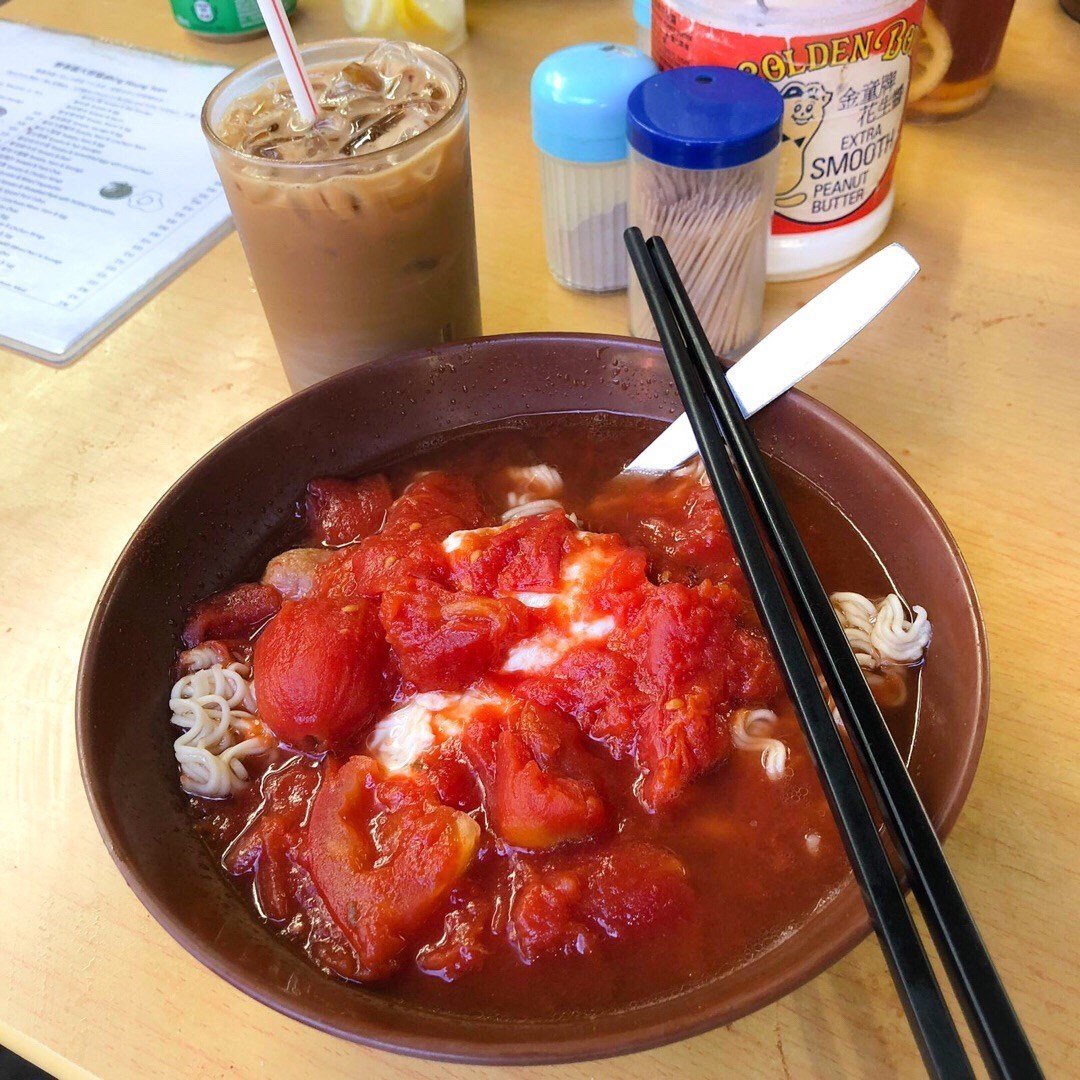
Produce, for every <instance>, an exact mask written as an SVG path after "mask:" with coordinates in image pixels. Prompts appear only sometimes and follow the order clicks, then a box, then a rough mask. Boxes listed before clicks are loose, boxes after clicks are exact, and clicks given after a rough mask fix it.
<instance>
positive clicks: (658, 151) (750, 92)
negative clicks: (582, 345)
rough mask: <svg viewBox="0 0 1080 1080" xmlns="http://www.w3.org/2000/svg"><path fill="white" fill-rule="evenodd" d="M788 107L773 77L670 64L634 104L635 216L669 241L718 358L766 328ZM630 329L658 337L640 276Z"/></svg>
mask: <svg viewBox="0 0 1080 1080" xmlns="http://www.w3.org/2000/svg"><path fill="white" fill-rule="evenodd" d="M783 112H784V103H783V99H782V98H781V97H780V94H779V93H778V92H777V90H776V89H775V88H774V87H773V86H771V85H770V84H769V83H767V82H765V81H764V80H763V79H759V78H757V77H755V76H753V75H747V74H746V73H744V72H741V71H735V70H733V69H732V68H718V67H688V68H679V69H676V70H673V71H665V72H663V73H662V74H660V75H655V76H653V77H652V78H651V79H647V80H646V81H645V82H643V83H642V84H641V85H640V86H638V87H637V88H636V89H635V90H634V91H633V92H632V93H631V94H630V98H629V101H628V103H627V123H628V135H629V140H630V223H631V224H632V225H637V226H638V227H639V228H640V229H641V231H642V232H643V233H644V234H645V235H646V236H651V235H653V234H654V233H655V234H659V235H660V236H662V237H663V238H664V241H665V243H666V244H667V246H668V248H669V249H670V251H671V254H672V257H673V258H674V260H675V264H676V266H678V268H679V273H680V275H681V276H682V279H683V282H684V283H685V284H686V288H687V291H688V292H689V294H690V299H691V300H692V301H693V303H694V307H695V308H696V309H697V313H698V316H699V317H700V319H701V323H702V326H703V327H704V328H705V332H706V333H707V334H708V335H709V341H710V342H711V343H712V347H713V349H714V350H715V352H716V353H717V355H719V356H726V357H733V356H738V355H739V354H741V353H742V352H744V351H745V350H746V349H747V348H749V346H750V345H752V344H753V343H754V341H755V340H756V338H757V336H758V333H759V331H760V329H761V312H762V304H763V301H764V296H765V253H766V247H767V243H768V238H769V222H770V218H771V216H772V199H773V192H774V189H775V184H776V171H777V162H778V154H779V151H778V147H779V144H780V124H781V120H782V118H783ZM630 330H631V333H633V334H635V335H636V336H638V337H656V329H655V327H654V325H653V321H652V316H651V315H650V314H649V310H648V306H647V305H646V303H645V298H644V296H643V295H642V293H641V289H640V287H639V286H638V284H637V282H636V281H631V283H630Z"/></svg>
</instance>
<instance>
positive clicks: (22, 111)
mask: <svg viewBox="0 0 1080 1080" xmlns="http://www.w3.org/2000/svg"><path fill="white" fill-rule="evenodd" d="M229 70H230V69H229V68H227V67H222V66H217V65H208V64H199V63H192V62H189V61H185V60H177V59H173V58H171V57H166V56H159V55H156V54H153V53H145V52H138V51H136V50H134V49H127V48H123V47H121V46H118V45H109V44H106V43H104V42H100V41H94V40H92V39H89V38H83V37H76V36H74V35H70V34H59V33H53V32H51V31H47V30H39V29H37V28H34V27H27V26H19V25H16V24H14V23H10V22H4V21H3V20H0V342H2V343H3V344H5V345H8V346H9V347H11V348H14V349H18V350H20V351H22V352H27V353H30V354H31V355H33V356H36V357H38V358H39V359H42V360H46V361H48V362H50V363H53V364H64V363H67V362H68V361H70V360H73V359H75V358H76V357H77V356H78V355H79V354H80V353H82V352H83V351H85V350H86V349H87V348H88V347H89V346H90V345H92V344H93V343H94V341H96V340H97V339H98V338H100V337H101V336H102V335H103V334H104V333H106V332H107V331H108V330H109V329H110V328H111V327H112V326H113V325H115V324H116V323H117V322H118V321H119V320H120V319H122V318H123V317H124V316H125V315H126V314H127V313H128V312H129V311H131V310H132V308H134V307H135V306H136V305H138V304H139V303H141V302H142V301H143V300H144V299H145V298H147V297H148V296H149V295H150V294H151V293H152V292H153V291H154V289H155V288H157V287H159V286H160V285H161V284H163V283H164V282H165V281H166V280H167V279H168V278H169V277H171V276H172V275H174V274H176V273H178V272H179V271H180V270H182V269H183V268H184V267H185V266H187V265H188V264H189V263H190V262H191V261H192V260H194V259H195V258H196V257H197V256H198V255H200V254H201V253H202V252H203V251H205V250H206V249H207V248H208V247H209V246H211V245H212V244H214V243H216V242H217V240H218V239H219V238H220V237H221V236H222V235H223V233H224V232H225V231H226V230H227V229H228V228H229V224H230V219H229V208H228V204H227V203H226V201H225V196H224V194H223V193H222V190H221V185H220V184H219V183H218V180H217V174H216V173H215V172H214V166H213V164H212V162H211V160H210V155H209V153H208V151H207V149H206V143H205V141H204V139H203V135H202V132H201V130H200V127H199V111H200V109H201V108H202V103H203V101H204V100H205V99H206V96H207V94H208V93H209V92H210V90H211V89H212V88H213V87H214V86H215V85H216V84H217V83H218V82H219V81H220V80H221V79H222V78H223V77H224V76H225V75H226V74H227V73H228V71H229Z"/></svg>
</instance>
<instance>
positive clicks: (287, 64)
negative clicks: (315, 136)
mask: <svg viewBox="0 0 1080 1080" xmlns="http://www.w3.org/2000/svg"><path fill="white" fill-rule="evenodd" d="M258 3H259V10H260V11H261V12H262V17H263V22H265V23H266V29H267V30H268V31H269V32H270V40H271V41H272V42H273V43H274V52H276V53H277V58H278V60H279V62H280V63H281V70H282V71H284V72H285V78H286V80H287V81H288V83H289V89H290V90H291V91H292V95H293V98H294V99H295V101H296V107H297V109H299V110H300V115H301V116H302V117H303V118H304V119H305V120H306V121H307V122H308V123H309V124H314V123H315V121H316V120H318V119H319V104H318V102H317V101H316V100H315V88H314V87H313V86H312V85H311V79H310V78H308V73H307V71H305V70H304V65H303V63H302V62H301V60H300V50H299V49H298V48H297V46H296V37H295V36H294V35H293V32H292V27H291V26H290V25H289V18H288V16H287V15H286V14H285V9H284V8H283V7H282V6H281V0H258Z"/></svg>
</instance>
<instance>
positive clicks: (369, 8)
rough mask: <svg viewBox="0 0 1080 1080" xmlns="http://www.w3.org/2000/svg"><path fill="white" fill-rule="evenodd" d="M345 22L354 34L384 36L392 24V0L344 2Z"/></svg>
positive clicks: (349, 0) (352, 0) (353, 0)
mask: <svg viewBox="0 0 1080 1080" xmlns="http://www.w3.org/2000/svg"><path fill="white" fill-rule="evenodd" d="M345 21H346V22H347V23H348V24H349V27H350V28H351V29H352V30H353V32H354V33H357V34H370V35H371V36H372V37H383V36H386V35H388V34H389V32H390V30H391V29H392V28H393V24H394V4H393V0H345Z"/></svg>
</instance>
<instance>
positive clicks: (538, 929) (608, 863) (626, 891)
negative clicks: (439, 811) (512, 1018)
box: [510, 842, 695, 964]
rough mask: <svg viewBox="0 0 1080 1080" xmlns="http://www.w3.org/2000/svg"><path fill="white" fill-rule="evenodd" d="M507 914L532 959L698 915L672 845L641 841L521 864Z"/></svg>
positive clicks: (525, 954) (524, 952) (528, 960)
mask: <svg viewBox="0 0 1080 1080" xmlns="http://www.w3.org/2000/svg"><path fill="white" fill-rule="evenodd" d="M521 878H522V884H521V886H520V888H519V889H518V890H517V892H516V894H515V896H514V904H513V908H512V910H511V913H510V924H511V933H512V937H513V941H514V945H515V947H516V948H517V951H518V953H519V955H520V956H521V958H522V960H524V961H525V963H527V964H531V963H533V962H534V961H536V960H537V959H539V958H540V957H541V956H544V955H545V954H551V953H563V954H568V955H569V954H573V953H582V954H586V953H589V952H591V951H592V950H593V949H594V948H595V947H596V945H597V944H598V942H600V941H601V940H603V938H605V937H608V938H624V937H628V936H631V935H633V934H635V933H638V932H640V931H643V930H646V929H655V930H656V931H661V932H662V931H665V930H671V929H672V928H673V927H674V926H675V925H676V924H677V923H679V922H682V921H684V920H686V919H688V918H690V917H692V915H693V913H694V905H695V899H694V894H693V891H692V890H691V888H690V886H689V885H688V884H687V883H686V869H685V868H684V867H683V865H682V863H680V862H679V860H678V859H677V858H676V857H675V856H674V855H673V854H672V853H671V852H670V851H668V850H666V849H665V848H662V847H658V846H656V845H654V844H646V843H639V842H629V843H620V842H616V843H613V844H611V845H609V846H607V847H606V848H603V849H601V850H600V851H594V852H590V853H588V854H583V855H575V856H571V857H569V858H565V859H560V860H557V861H554V862H552V863H551V864H549V865H548V866H546V867H543V868H540V869H537V868H536V867H534V866H532V865H523V866H522V868H521Z"/></svg>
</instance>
